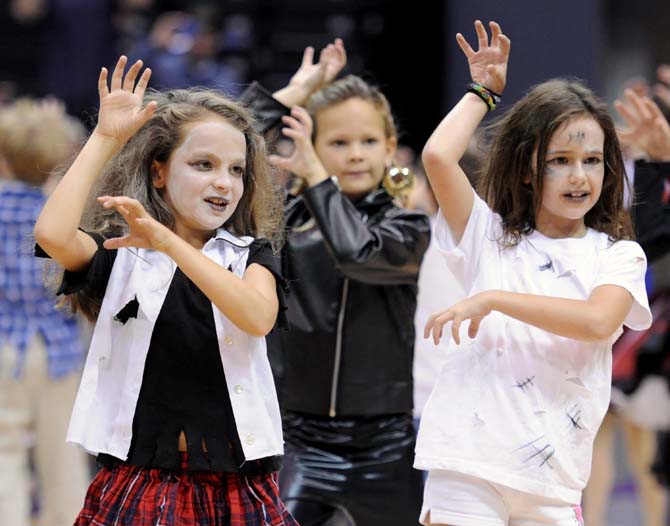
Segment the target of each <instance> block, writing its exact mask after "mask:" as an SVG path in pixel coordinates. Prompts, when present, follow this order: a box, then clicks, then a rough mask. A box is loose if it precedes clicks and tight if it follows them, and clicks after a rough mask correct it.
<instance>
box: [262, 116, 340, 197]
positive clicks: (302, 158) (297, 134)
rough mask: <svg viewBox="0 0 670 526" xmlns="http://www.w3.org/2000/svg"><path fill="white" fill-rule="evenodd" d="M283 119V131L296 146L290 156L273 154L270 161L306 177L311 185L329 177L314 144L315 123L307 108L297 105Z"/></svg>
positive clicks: (280, 167)
mask: <svg viewBox="0 0 670 526" xmlns="http://www.w3.org/2000/svg"><path fill="white" fill-rule="evenodd" d="M282 121H283V122H284V124H285V125H286V127H284V128H282V133H283V134H284V135H286V137H288V138H290V139H293V143H294V144H295V148H294V149H293V152H292V153H291V155H289V156H288V157H281V156H279V155H271V156H270V157H269V161H270V163H271V164H272V165H274V166H276V167H277V168H279V169H281V170H286V171H289V172H291V173H293V174H295V175H297V176H298V177H300V178H301V179H304V180H305V181H306V182H307V184H308V185H309V186H313V185H315V184H318V183H319V182H321V181H323V180H325V179H327V178H328V174H327V173H326V170H325V168H324V167H323V165H322V164H321V161H320V160H319V158H318V156H317V155H316V152H315V151H314V146H313V145H312V127H313V124H312V118H311V117H310V116H309V113H307V110H305V109H304V108H301V107H300V106H295V107H294V108H293V109H292V110H291V115H290V116H284V117H282Z"/></svg>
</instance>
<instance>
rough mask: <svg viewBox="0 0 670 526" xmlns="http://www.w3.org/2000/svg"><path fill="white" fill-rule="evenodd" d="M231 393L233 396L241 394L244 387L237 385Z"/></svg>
mask: <svg viewBox="0 0 670 526" xmlns="http://www.w3.org/2000/svg"><path fill="white" fill-rule="evenodd" d="M233 391H234V392H235V394H242V392H243V391H244V387H242V386H241V385H240V384H237V385H236V386H235V387H233Z"/></svg>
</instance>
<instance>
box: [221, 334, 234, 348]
mask: <svg viewBox="0 0 670 526" xmlns="http://www.w3.org/2000/svg"><path fill="white" fill-rule="evenodd" d="M223 343H225V344H226V345H227V346H228V347H230V346H231V345H232V344H233V337H232V336H226V337H225V338H224V340H223Z"/></svg>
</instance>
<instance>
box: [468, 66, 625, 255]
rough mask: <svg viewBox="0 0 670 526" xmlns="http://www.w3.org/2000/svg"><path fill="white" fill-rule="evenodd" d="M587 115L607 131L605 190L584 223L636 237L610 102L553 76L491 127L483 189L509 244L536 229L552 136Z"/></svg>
mask: <svg viewBox="0 0 670 526" xmlns="http://www.w3.org/2000/svg"><path fill="white" fill-rule="evenodd" d="M582 116H588V117H592V118H593V119H594V120H595V121H596V122H597V123H598V124H599V125H600V127H601V128H602V130H603V132H604V134H605V145H604V152H603V154H604V164H605V176H604V179H603V187H602V193H601V195H600V198H599V199H598V201H597V202H596V204H595V205H594V207H593V208H592V209H591V210H589V212H588V213H587V214H586V216H585V217H584V223H585V224H586V226H587V227H591V228H593V229H595V230H598V231H600V232H604V233H606V234H607V235H608V236H609V238H610V240H611V241H617V240H620V239H631V238H632V237H633V229H632V226H631V221H630V216H629V214H628V212H627V211H626V209H625V207H624V187H625V186H626V185H627V184H628V183H627V179H626V176H625V168H624V162H623V156H622V153H621V147H620V146H619V140H618V138H617V135H616V130H615V128H614V123H613V122H612V118H611V117H610V115H609V113H608V112H607V106H606V105H605V104H604V103H603V102H602V101H601V100H600V99H599V98H598V97H596V96H595V95H594V94H593V92H591V91H590V90H589V89H588V88H586V87H585V86H584V85H583V84H581V83H580V82H578V81H574V80H566V79H553V80H549V81H547V82H544V83H542V84H539V85H537V86H535V87H534V88H533V89H531V91H530V92H529V93H528V94H526V96H524V97H523V98H522V99H521V100H520V101H518V102H517V103H516V104H515V105H514V106H513V107H512V108H511V109H510V110H508V111H507V112H506V113H505V114H504V115H503V116H502V117H501V118H500V119H499V120H498V121H497V122H495V123H494V124H493V125H492V126H491V127H489V129H488V130H487V131H488V133H489V134H490V135H491V136H492V143H491V147H490V154H489V156H488V159H487V161H486V164H485V166H484V169H483V171H482V177H481V179H480V181H479V185H478V191H479V193H480V195H482V196H483V198H484V200H485V201H486V202H487V203H488V205H489V206H490V207H491V209H492V210H493V211H494V212H496V213H498V214H500V216H501V218H502V226H503V239H502V240H501V241H502V243H503V245H505V246H511V245H516V244H518V243H519V241H520V240H521V236H523V235H527V234H530V233H531V232H533V230H534V229H535V213H536V211H537V210H538V208H539V206H540V201H541V198H542V186H543V174H544V172H545V165H546V159H545V158H546V154H547V147H548V146H549V142H550V140H551V137H552V136H553V134H554V133H555V132H556V131H557V130H558V129H559V128H560V127H561V126H562V125H563V124H564V123H566V122H568V121H569V120H572V119H575V118H577V117H582ZM535 153H536V156H535V162H533V155H534V154H535Z"/></svg>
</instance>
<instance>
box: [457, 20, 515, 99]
mask: <svg viewBox="0 0 670 526" xmlns="http://www.w3.org/2000/svg"><path fill="white" fill-rule="evenodd" d="M489 26H490V28H491V43H490V44H489V37H488V34H487V33H486V28H485V27H484V24H482V23H481V22H480V21H479V20H477V21H476V22H475V31H477V40H478V44H479V49H478V50H477V51H475V50H473V49H472V47H470V44H468V42H467V40H465V37H464V36H463V35H462V34H461V33H457V34H456V41H457V42H458V45H459V46H460V48H461V49H462V50H463V53H464V54H465V57H466V58H467V59H468V64H469V66H470V76H471V77H472V80H473V81H474V82H477V83H479V84H481V85H483V86H484V87H486V88H489V89H490V90H493V91H494V92H496V93H498V94H502V92H503V90H504V89H505V84H506V82H507V62H508V61H509V50H510V40H509V38H507V37H506V36H505V35H503V33H502V30H501V29H500V26H499V25H498V24H497V23H496V22H489Z"/></svg>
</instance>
